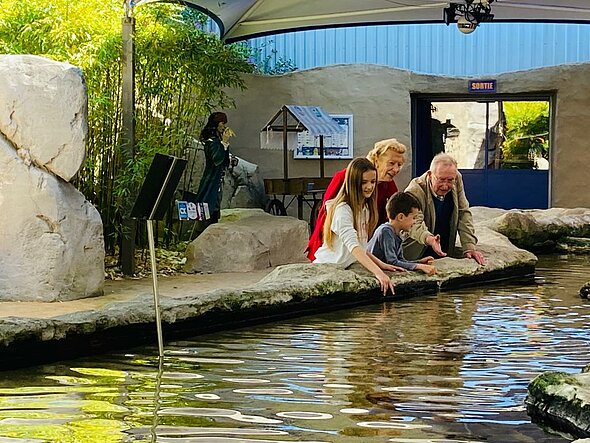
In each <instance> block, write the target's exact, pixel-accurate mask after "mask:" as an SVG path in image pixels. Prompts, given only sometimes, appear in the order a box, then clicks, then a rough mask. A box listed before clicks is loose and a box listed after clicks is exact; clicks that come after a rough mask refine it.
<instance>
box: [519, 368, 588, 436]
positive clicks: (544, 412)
mask: <svg viewBox="0 0 590 443" xmlns="http://www.w3.org/2000/svg"><path fill="white" fill-rule="evenodd" d="M589 369H590V367H589V366H586V368H584V370H583V371H582V373H581V374H568V373H565V372H545V373H544V374H541V375H539V376H537V377H536V378H535V379H534V380H533V381H532V382H531V383H530V384H529V387H528V396H527V398H526V400H525V403H526V405H527V411H528V413H529V415H530V416H531V417H532V418H533V420H535V421H542V422H543V423H545V424H548V425H549V426H550V427H551V428H553V429H556V430H560V431H565V432H568V433H570V434H572V435H574V436H576V437H590V372H589V371H588V370H589Z"/></svg>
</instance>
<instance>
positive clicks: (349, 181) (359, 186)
mask: <svg viewBox="0 0 590 443" xmlns="http://www.w3.org/2000/svg"><path fill="white" fill-rule="evenodd" d="M367 171H375V174H377V168H376V167H375V165H374V164H373V163H372V162H371V161H369V160H367V159H366V158H362V157H359V158H355V159H354V160H352V161H351V162H350V164H349V165H348V167H347V168H346V173H345V175H344V184H343V185H342V187H341V188H340V191H339V192H338V194H337V195H336V197H334V200H332V201H331V204H330V206H329V207H328V208H327V214H326V220H325V222H324V241H325V242H326V244H327V245H328V247H329V248H332V244H333V234H334V233H333V232H332V229H331V228H332V219H333V218H334V211H335V210H336V207H337V206H338V205H339V204H340V203H347V204H348V206H350V208H351V209H352V214H353V224H354V229H355V230H356V231H357V232H358V231H359V228H360V226H359V225H358V220H359V215H360V214H361V213H362V210H363V207H364V206H365V205H366V206H367V207H368V208H369V222H368V226H367V234H368V236H369V238H371V236H372V235H373V231H374V230H375V228H376V227H377V224H378V222H379V214H378V211H377V181H375V190H374V191H373V194H371V197H369V198H365V196H364V195H363V174H364V173H365V172H367Z"/></svg>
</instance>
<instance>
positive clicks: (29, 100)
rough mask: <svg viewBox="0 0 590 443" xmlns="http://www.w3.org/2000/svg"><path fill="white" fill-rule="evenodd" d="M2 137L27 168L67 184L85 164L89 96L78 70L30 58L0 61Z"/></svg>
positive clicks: (5, 57)
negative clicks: (52, 175) (48, 172)
mask: <svg viewBox="0 0 590 443" xmlns="http://www.w3.org/2000/svg"><path fill="white" fill-rule="evenodd" d="M0 79H1V81H0V133H2V134H4V135H5V136H6V138H7V139H8V140H10V141H11V142H12V143H13V145H14V147H15V148H16V149H17V152H18V155H19V156H20V157H21V158H22V159H23V161H25V163H27V164H28V163H33V164H34V165H36V166H38V167H40V168H43V169H47V170H48V171H50V172H51V173H53V174H55V175H57V176H58V177H61V178H63V179H64V180H65V181H70V180H71V179H72V177H73V176H74V175H75V174H76V173H77V172H78V169H80V166H82V163H83V162H84V157H85V152H86V151H85V149H84V143H85V140H86V133H87V130H88V127H87V119H86V115H87V106H88V103H87V95H86V87H85V84H84V78H83V77H82V74H81V72H80V70H79V69H78V68H76V67H74V66H72V65H69V64H67V63H59V62H56V61H53V60H49V59H46V58H43V57H37V56H33V55H0Z"/></svg>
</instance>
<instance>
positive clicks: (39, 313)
mask: <svg viewBox="0 0 590 443" xmlns="http://www.w3.org/2000/svg"><path fill="white" fill-rule="evenodd" d="M272 270H273V268H268V269H265V270H263V271H254V272H248V273H241V272H234V273H227V274H179V275H174V276H161V277H158V289H159V294H160V297H161V298H162V299H165V298H166V297H173V298H182V297H193V296H198V295H200V294H205V293H208V292H211V291H213V290H215V289H220V288H225V289H239V288H243V287H246V286H251V285H253V284H255V283H257V282H258V281H260V280H261V279H262V278H263V277H265V276H266V275H268V274H269V273H270V272H271V271H272ZM137 297H141V298H145V297H153V290H152V279H151V278H149V277H148V278H142V279H133V278H129V279H122V280H107V281H106V282H105V288H104V295H103V296H101V297H93V298H84V299H80V300H72V301H64V302H55V303H43V302H0V319H3V318H6V317H21V318H30V319H50V318H53V317H59V316H63V315H67V314H75V313H81V312H84V311H100V310H103V309H106V308H108V307H109V306H111V305H113V304H116V303H126V302H129V301H131V300H133V299H136V298H137Z"/></svg>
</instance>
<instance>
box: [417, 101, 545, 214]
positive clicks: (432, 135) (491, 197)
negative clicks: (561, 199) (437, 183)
mask: <svg viewBox="0 0 590 443" xmlns="http://www.w3.org/2000/svg"><path fill="white" fill-rule="evenodd" d="M551 102H552V98H551V96H550V95H543V96H537V95H535V96H517V97H515V96H499V95H495V96H486V97H477V98H476V97H471V96H467V97H433V96H429V97H428V96H415V97H412V128H413V138H412V140H413V150H414V157H413V158H414V163H413V164H414V171H413V172H414V174H415V175H420V174H422V173H423V172H425V171H426V170H427V169H428V167H429V165H430V161H431V160H432V157H434V155H436V154H437V153H439V152H446V153H448V154H450V155H452V156H453V157H454V158H455V159H456V160H457V163H458V166H459V170H460V171H461V174H462V175H463V180H464V183H465V191H466V194H467V198H468V200H469V202H470V204H471V205H473V206H476V205H480V206H491V207H499V208H506V209H511V208H521V209H526V208H539V209H545V208H547V207H548V206H549V172H550V158H551V156H550V153H551V146H550V145H551V113H550V110H551Z"/></svg>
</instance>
